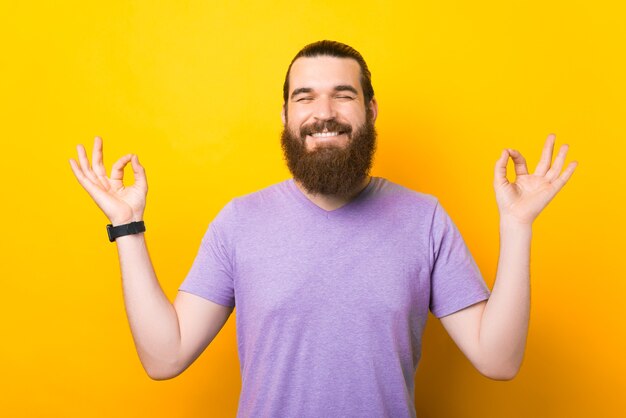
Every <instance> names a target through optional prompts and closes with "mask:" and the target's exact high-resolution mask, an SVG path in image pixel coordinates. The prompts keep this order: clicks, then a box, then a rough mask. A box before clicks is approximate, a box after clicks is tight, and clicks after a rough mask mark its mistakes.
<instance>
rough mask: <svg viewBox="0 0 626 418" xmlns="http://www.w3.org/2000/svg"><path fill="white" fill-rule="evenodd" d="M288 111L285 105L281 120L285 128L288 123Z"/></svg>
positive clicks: (281, 112)
mask: <svg viewBox="0 0 626 418" xmlns="http://www.w3.org/2000/svg"><path fill="white" fill-rule="evenodd" d="M286 112H287V109H286V108H285V104H284V103H283V109H282V110H281V111H280V120H282V121H283V126H285V123H287V113H286Z"/></svg>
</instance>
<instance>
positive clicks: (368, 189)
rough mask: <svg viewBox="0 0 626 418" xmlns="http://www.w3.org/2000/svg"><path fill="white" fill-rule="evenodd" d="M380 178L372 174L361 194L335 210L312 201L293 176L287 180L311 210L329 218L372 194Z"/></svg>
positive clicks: (294, 192)
mask: <svg viewBox="0 0 626 418" xmlns="http://www.w3.org/2000/svg"><path fill="white" fill-rule="evenodd" d="M378 180H379V178H378V177H374V176H371V177H370V181H369V183H367V186H365V187H364V188H363V190H361V191H360V192H359V194H357V195H356V196H355V197H353V198H352V200H350V201H349V202H348V203H346V204H345V205H343V206H341V207H339V208H337V209H333V210H326V209H323V208H321V207H319V206H317V205H316V204H315V203H313V201H311V200H310V199H309V198H308V197H307V196H306V195H305V194H304V193H303V192H302V191H301V190H300V189H299V188H298V185H297V184H296V183H295V181H294V179H293V178H291V179H289V180H287V186H288V188H289V190H290V191H291V194H292V195H293V196H294V197H295V198H296V199H297V200H299V201H300V202H301V203H302V204H303V205H304V206H305V207H306V208H307V209H308V210H309V211H311V212H313V213H316V214H318V215H322V216H324V217H325V218H327V219H331V218H334V217H336V216H338V215H340V214H342V213H343V212H345V211H348V210H350V209H352V207H353V206H355V205H357V204H358V203H359V202H361V201H362V200H363V199H364V198H365V197H366V196H367V195H369V194H370V192H371V191H372V189H373V188H374V185H375V183H377V182H378Z"/></svg>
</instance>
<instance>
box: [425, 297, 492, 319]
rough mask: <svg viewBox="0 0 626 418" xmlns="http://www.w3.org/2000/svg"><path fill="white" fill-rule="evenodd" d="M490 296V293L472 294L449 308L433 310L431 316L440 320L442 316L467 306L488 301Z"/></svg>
mask: <svg viewBox="0 0 626 418" xmlns="http://www.w3.org/2000/svg"><path fill="white" fill-rule="evenodd" d="M490 295H491V292H480V293H477V294H474V295H472V296H470V297H468V298H466V299H462V300H461V301H460V302H458V303H456V304H454V305H452V306H451V307H445V308H441V309H435V310H433V311H432V313H433V315H435V317H437V318H442V317H444V316H447V315H450V314H453V313H455V312H458V311H460V310H462V309H465V308H467V307H468V306H472V305H474V304H476V303H478V302H482V301H483V300H487V299H489V296H490Z"/></svg>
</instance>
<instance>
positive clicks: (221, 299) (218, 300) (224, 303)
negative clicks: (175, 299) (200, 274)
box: [178, 286, 235, 308]
mask: <svg viewBox="0 0 626 418" xmlns="http://www.w3.org/2000/svg"><path fill="white" fill-rule="evenodd" d="M178 290H179V291H181V292H185V293H190V294H192V295H196V296H200V297H201V298H203V299H206V300H209V301H211V302H215V303H217V304H218V305H222V306H227V307H229V308H234V307H235V304H234V303H232V302H231V301H230V300H229V299H228V298H224V297H220V296H217V295H207V294H204V293H201V292H197V291H194V290H191V289H186V288H184V287H182V286H181V287H179V288H178Z"/></svg>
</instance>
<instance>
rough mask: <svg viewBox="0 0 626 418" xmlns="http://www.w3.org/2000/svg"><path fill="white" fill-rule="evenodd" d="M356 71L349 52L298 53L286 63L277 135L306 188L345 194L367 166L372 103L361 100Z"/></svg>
mask: <svg viewBox="0 0 626 418" xmlns="http://www.w3.org/2000/svg"><path fill="white" fill-rule="evenodd" d="M360 76H361V69H360V67H359V64H358V63H357V62H356V61H355V60H353V59H349V58H336V57H327V56H320V57H314V58H299V59H297V60H296V61H295V62H294V63H293V65H292V67H291V71H290V74H289V89H290V91H289V96H288V103H286V106H285V107H283V114H282V117H283V124H284V130H283V134H282V138H281V141H282V146H283V150H284V152H285V158H286V160H287V165H288V167H289V169H290V170H291V172H292V174H293V176H294V178H295V179H296V180H298V181H299V182H300V183H301V184H302V185H303V186H304V187H305V188H306V189H307V191H309V192H310V193H322V194H347V193H349V192H351V191H353V190H354V188H355V187H356V186H358V185H359V184H361V183H362V182H363V180H364V179H365V177H366V176H367V174H368V172H369V169H370V167H371V162H372V157H373V153H374V149H375V137H376V132H375V129H374V121H375V119H376V115H377V105H376V101H375V100H372V101H371V102H370V103H367V104H366V103H365V99H364V97H363V90H362V88H361V83H360Z"/></svg>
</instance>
